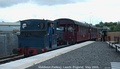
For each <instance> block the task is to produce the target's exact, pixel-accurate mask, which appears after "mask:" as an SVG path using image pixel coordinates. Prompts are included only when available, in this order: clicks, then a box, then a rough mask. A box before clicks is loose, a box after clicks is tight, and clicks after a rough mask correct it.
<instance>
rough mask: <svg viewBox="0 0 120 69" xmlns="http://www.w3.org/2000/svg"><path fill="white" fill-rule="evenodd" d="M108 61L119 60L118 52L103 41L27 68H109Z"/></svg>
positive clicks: (119, 54)
mask: <svg viewBox="0 0 120 69" xmlns="http://www.w3.org/2000/svg"><path fill="white" fill-rule="evenodd" d="M110 62H120V53H117V52H116V51H115V49H113V48H110V47H109V46H108V44H107V43H105V42H94V43H92V44H90V45H87V46H85V47H82V48H79V49H76V50H73V51H71V52H68V53H66V54H62V55H60V56H57V57H55V58H52V59H50V60H47V61H44V62H42V63H39V64H36V65H34V66H31V67H29V68H27V69H111V68H110V67H111V64H110Z"/></svg>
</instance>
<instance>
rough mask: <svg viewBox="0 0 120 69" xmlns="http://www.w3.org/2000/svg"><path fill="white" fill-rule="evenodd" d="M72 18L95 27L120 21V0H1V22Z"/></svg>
mask: <svg viewBox="0 0 120 69" xmlns="http://www.w3.org/2000/svg"><path fill="white" fill-rule="evenodd" d="M59 18H70V19H73V20H76V21H80V22H87V23H89V24H90V23H91V24H93V25H95V24H98V23H99V22H101V21H102V22H118V21H120V0H0V22H2V21H4V22H16V21H19V20H25V19H49V20H55V19H59Z"/></svg>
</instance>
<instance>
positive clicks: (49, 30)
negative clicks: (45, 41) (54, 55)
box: [48, 23, 54, 48]
mask: <svg viewBox="0 0 120 69" xmlns="http://www.w3.org/2000/svg"><path fill="white" fill-rule="evenodd" d="M53 33H54V29H53V23H50V24H49V28H48V35H49V47H50V48H52V34H53Z"/></svg>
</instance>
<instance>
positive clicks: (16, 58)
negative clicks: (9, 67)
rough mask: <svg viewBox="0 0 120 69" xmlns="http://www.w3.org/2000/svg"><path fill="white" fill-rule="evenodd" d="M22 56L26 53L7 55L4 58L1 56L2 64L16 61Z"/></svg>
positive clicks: (0, 61)
mask: <svg viewBox="0 0 120 69" xmlns="http://www.w3.org/2000/svg"><path fill="white" fill-rule="evenodd" d="M21 58H24V55H10V56H7V57H2V58H0V64H4V63H7V62H10V61H15V60H18V59H21Z"/></svg>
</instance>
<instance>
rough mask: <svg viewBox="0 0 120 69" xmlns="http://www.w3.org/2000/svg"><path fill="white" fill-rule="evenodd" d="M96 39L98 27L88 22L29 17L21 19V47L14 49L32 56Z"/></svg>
mask: <svg viewBox="0 0 120 69" xmlns="http://www.w3.org/2000/svg"><path fill="white" fill-rule="evenodd" d="M51 25H52V27H51V29H49V28H50V26H51ZM50 31H51V33H50ZM96 39H97V28H96V27H94V26H92V25H90V24H87V23H82V22H78V21H75V20H72V19H69V18H59V19H56V20H53V21H52V20H45V19H27V20H22V21H20V35H18V43H19V47H18V48H17V49H14V50H15V51H14V52H16V53H17V54H19V55H22V54H24V56H32V55H36V54H40V53H44V52H47V51H50V50H54V49H57V48H60V47H63V46H66V45H73V44H76V43H79V42H82V41H86V40H96Z"/></svg>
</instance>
